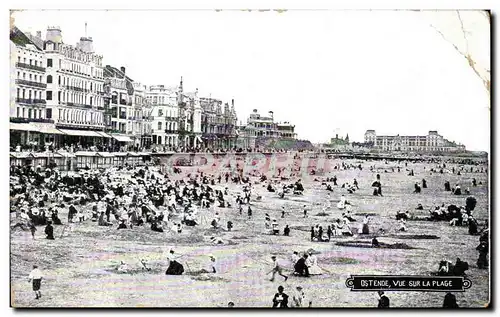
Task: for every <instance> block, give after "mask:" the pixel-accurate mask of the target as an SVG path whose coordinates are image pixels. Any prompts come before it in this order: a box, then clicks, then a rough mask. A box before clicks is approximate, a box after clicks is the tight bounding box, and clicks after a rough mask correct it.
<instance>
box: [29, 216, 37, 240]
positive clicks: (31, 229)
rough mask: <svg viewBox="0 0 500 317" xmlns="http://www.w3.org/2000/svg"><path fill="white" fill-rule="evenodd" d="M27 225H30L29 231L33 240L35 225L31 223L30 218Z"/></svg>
mask: <svg viewBox="0 0 500 317" xmlns="http://www.w3.org/2000/svg"><path fill="white" fill-rule="evenodd" d="M29 227H30V231H31V236H32V237H33V240H35V232H36V227H35V225H34V224H33V221H31V220H30V221H29Z"/></svg>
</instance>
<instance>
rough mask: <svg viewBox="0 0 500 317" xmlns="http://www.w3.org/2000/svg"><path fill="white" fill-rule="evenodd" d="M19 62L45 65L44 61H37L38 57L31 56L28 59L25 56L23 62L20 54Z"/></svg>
mask: <svg viewBox="0 0 500 317" xmlns="http://www.w3.org/2000/svg"><path fill="white" fill-rule="evenodd" d="M17 62H18V63H23V64H29V65H33V66H39V67H43V63H42V61H37V60H36V59H32V58H30V59H29V60H28V59H26V57H24V58H23V60H22V62H21V56H18V57H17Z"/></svg>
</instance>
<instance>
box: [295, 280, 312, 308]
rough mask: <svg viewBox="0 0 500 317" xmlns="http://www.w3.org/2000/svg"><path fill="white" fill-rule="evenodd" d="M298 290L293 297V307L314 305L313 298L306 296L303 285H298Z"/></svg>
mask: <svg viewBox="0 0 500 317" xmlns="http://www.w3.org/2000/svg"><path fill="white" fill-rule="evenodd" d="M296 290H297V291H296V292H295V294H294V295H293V297H292V307H307V308H310V307H312V300H310V299H308V298H307V297H306V294H305V293H304V290H303V288H302V286H300V285H299V286H297V288H296Z"/></svg>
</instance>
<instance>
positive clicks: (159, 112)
mask: <svg viewBox="0 0 500 317" xmlns="http://www.w3.org/2000/svg"><path fill="white" fill-rule="evenodd" d="M158 116H160V117H162V116H163V109H158Z"/></svg>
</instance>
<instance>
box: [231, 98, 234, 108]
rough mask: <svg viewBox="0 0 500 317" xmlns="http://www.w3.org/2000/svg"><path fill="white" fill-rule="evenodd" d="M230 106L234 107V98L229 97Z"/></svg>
mask: <svg viewBox="0 0 500 317" xmlns="http://www.w3.org/2000/svg"><path fill="white" fill-rule="evenodd" d="M231 106H233V107H234V99H231Z"/></svg>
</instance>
